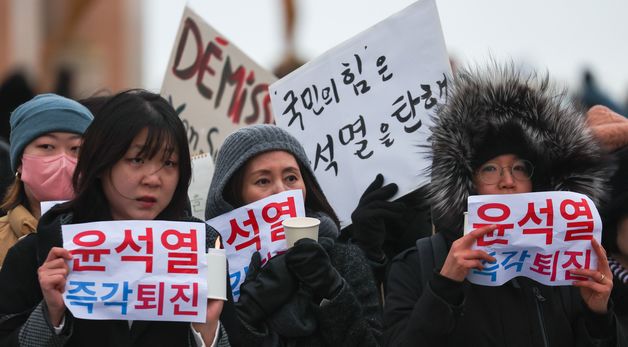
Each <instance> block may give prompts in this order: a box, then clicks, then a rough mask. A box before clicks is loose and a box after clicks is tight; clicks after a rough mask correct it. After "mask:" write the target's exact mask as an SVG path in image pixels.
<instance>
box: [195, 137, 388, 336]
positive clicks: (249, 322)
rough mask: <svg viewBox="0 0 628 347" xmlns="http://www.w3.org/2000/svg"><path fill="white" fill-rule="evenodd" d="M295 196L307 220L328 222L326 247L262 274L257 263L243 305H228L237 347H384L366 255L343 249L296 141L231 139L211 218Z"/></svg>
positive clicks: (311, 246) (308, 247) (220, 163)
mask: <svg viewBox="0 0 628 347" xmlns="http://www.w3.org/2000/svg"><path fill="white" fill-rule="evenodd" d="M290 189H300V190H301V191H302V192H303V196H304V200H305V208H306V213H307V215H308V216H312V217H316V218H318V219H320V220H321V225H320V230H319V241H318V242H316V241H313V240H309V239H303V240H299V241H298V242H297V243H296V244H295V246H293V247H292V248H290V249H289V250H288V251H287V252H286V253H284V254H281V255H278V256H275V257H273V258H272V259H270V260H269V261H268V262H267V263H266V264H265V265H264V266H263V267H262V266H261V264H260V263H261V259H260V255H259V253H257V252H256V253H255V254H254V255H253V257H252V258H251V263H250V265H249V270H248V272H247V276H246V280H245V281H244V283H243V284H242V285H241V287H240V298H239V301H238V302H237V303H233V300H232V299H230V301H229V302H228V303H227V306H231V305H234V306H235V311H236V313H237V319H235V320H232V321H227V320H225V319H222V322H223V324H224V325H225V328H226V329H227V332H228V335H229V337H230V339H232V340H231V343H232V345H239V344H242V345H244V346H283V345H297V346H298V345H308V346H326V345H329V346H347V345H359V346H372V345H377V344H378V340H379V337H380V335H381V332H382V323H381V312H380V307H379V301H378V295H377V288H376V286H375V283H374V281H373V278H372V274H371V271H370V269H369V267H368V265H367V262H366V259H365V258H364V255H363V254H362V252H361V251H360V249H359V248H357V247H356V246H351V245H346V244H340V243H337V242H336V237H337V235H338V224H339V223H338V219H337V217H336V215H335V213H334V212H333V209H332V208H331V206H330V205H329V203H328V202H327V199H326V198H325V196H324V195H323V193H322V190H321V188H320V186H319V184H318V182H317V181H316V178H315V176H314V173H313V171H312V169H311V167H310V164H309V160H308V158H307V156H306V154H305V151H304V149H303V147H302V146H301V144H300V143H299V142H298V141H297V140H296V139H295V138H294V137H293V136H291V135H290V134H288V133H287V132H286V131H284V130H283V129H281V128H279V127H277V126H274V125H254V126H250V127H246V128H243V129H240V130H238V131H236V132H235V133H233V134H231V135H229V136H228V137H227V139H226V140H225V142H224V144H223V145H222V147H221V149H220V151H219V152H218V156H217V157H216V167H215V171H214V177H213V179H212V184H211V186H210V189H209V194H208V198H207V208H206V218H207V219H211V218H213V217H216V216H218V215H221V214H224V213H226V212H229V211H231V210H233V209H235V208H238V207H241V206H243V205H246V204H249V203H251V202H254V201H257V200H260V199H263V198H265V197H268V196H270V195H273V194H277V193H280V192H282V191H285V190H290ZM229 294H230V293H229ZM229 310H230V308H229V307H226V308H225V311H229ZM237 338H239V339H241V341H235V339H237Z"/></svg>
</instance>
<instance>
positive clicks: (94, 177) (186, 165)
mask: <svg viewBox="0 0 628 347" xmlns="http://www.w3.org/2000/svg"><path fill="white" fill-rule="evenodd" d="M143 129H147V131H148V135H147V138H146V144H145V146H144V148H143V149H142V153H139V155H146V156H147V157H149V158H152V157H153V156H155V155H158V153H160V152H161V150H162V149H163V148H164V146H165V148H167V149H168V150H169V151H171V152H170V153H165V155H166V156H169V155H170V154H172V152H174V151H176V152H177V154H178V161H179V162H178V164H179V165H178V167H179V181H178V182H177V188H176V189H175V192H174V195H173V197H172V200H170V203H169V204H168V205H167V206H166V208H165V209H164V210H163V211H162V212H161V213H160V214H159V215H158V216H157V219H172V220H178V219H181V218H182V217H184V216H185V212H184V211H185V208H186V205H187V201H188V196H187V190H188V186H189V184H190V178H191V175H192V167H191V162H190V150H189V148H188V142H187V137H186V132H185V128H184V126H183V123H182V122H181V120H180V119H179V117H178V116H177V114H176V112H175V110H174V109H173V108H172V106H171V105H170V104H169V103H168V102H167V101H166V100H165V99H164V98H162V97H161V96H160V95H158V94H154V93H151V92H148V91H146V90H141V89H133V90H128V91H124V92H121V93H118V94H116V95H114V96H112V97H111V98H110V99H109V100H107V102H106V103H105V104H104V105H102V107H101V108H100V109H99V110H98V111H97V115H96V117H95V119H94V122H93V123H92V124H91V125H90V127H89V128H88V129H87V131H86V132H85V134H84V136H83V144H82V145H81V149H80V152H79V157H78V162H77V164H76V170H75V171H74V176H73V177H72V184H73V186H74V191H75V193H76V197H75V198H74V199H73V200H72V201H70V202H68V203H67V204H63V205H60V206H59V208H58V210H60V211H61V212H64V211H67V212H73V213H74V217H73V221H74V222H75V223H80V222H90V221H98V220H106V219H109V218H111V214H110V209H109V203H108V201H107V199H106V197H105V195H104V192H103V189H102V181H101V178H102V177H103V176H105V175H108V174H109V173H110V172H111V168H112V167H113V166H114V165H115V164H116V163H117V162H118V161H119V160H120V159H122V158H123V156H124V155H125V154H126V152H127V150H128V149H129V147H130V146H131V143H132V142H133V139H135V137H136V136H137V135H138V134H139V133H140V132H141V131H142V130H143Z"/></svg>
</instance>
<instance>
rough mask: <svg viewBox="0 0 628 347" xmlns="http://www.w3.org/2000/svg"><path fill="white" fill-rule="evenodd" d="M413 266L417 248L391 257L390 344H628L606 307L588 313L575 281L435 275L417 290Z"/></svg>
mask: <svg viewBox="0 0 628 347" xmlns="http://www.w3.org/2000/svg"><path fill="white" fill-rule="evenodd" d="M418 269H420V258H419V254H418V251H417V249H416V248H413V249H411V250H408V251H407V252H405V253H402V254H401V255H400V256H399V257H398V258H397V259H395V260H394V261H393V264H392V267H391V270H390V276H389V279H388V295H387V296H386V309H385V313H384V322H385V324H386V333H385V344H386V345H388V346H468V347H471V346H521V347H535V346H565V347H573V346H628V340H626V337H625V336H624V335H623V334H624V332H623V331H622V330H621V329H620V328H619V327H618V323H617V320H616V318H615V315H614V314H613V312H612V310H611V311H609V313H608V314H607V315H596V314H594V313H593V312H591V311H590V310H588V309H587V308H586V307H585V305H584V303H583V301H582V298H581V296H580V293H579V290H578V289H577V288H575V287H549V286H545V285H542V284H539V283H537V282H535V281H532V280H530V279H527V278H524V277H518V278H516V279H513V280H511V281H509V282H507V283H505V284H504V285H502V286H499V287H486V286H478V285H474V284H472V283H470V282H468V281H464V282H462V283H457V282H454V281H452V280H449V279H447V278H445V277H442V276H440V275H439V274H437V273H434V274H433V278H432V279H431V280H430V281H429V282H428V285H427V287H426V288H423V287H422V285H421V277H420V273H419V272H418ZM435 288H437V289H435ZM445 297H446V298H447V299H446V298H445ZM452 299H453V301H454V302H455V303H456V304H452V303H451V302H450V301H452Z"/></svg>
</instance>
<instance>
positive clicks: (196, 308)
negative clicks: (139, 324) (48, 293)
mask: <svg viewBox="0 0 628 347" xmlns="http://www.w3.org/2000/svg"><path fill="white" fill-rule="evenodd" d="M62 231H63V247H64V248H65V249H67V250H69V251H70V253H71V254H72V257H73V259H72V260H70V261H69V262H68V264H69V266H70V273H69V275H68V277H67V281H66V287H65V292H64V293H63V301H64V302H65V305H66V307H67V308H68V309H69V310H70V311H71V312H72V314H73V315H74V316H75V317H78V318H83V319H123V320H161V321H183V322H205V316H206V314H205V313H206V311H207V302H206V298H207V278H206V277H207V260H206V257H205V225H204V224H203V223H187V222H170V221H140V220H133V221H111V222H94V223H83V224H69V225H63V226H62ZM224 275H225V274H224V273H223V274H221V275H220V276H224ZM218 280H223V281H224V277H223V278H221V279H218Z"/></svg>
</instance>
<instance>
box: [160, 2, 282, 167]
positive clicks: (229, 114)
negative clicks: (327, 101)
mask: <svg viewBox="0 0 628 347" xmlns="http://www.w3.org/2000/svg"><path fill="white" fill-rule="evenodd" d="M275 80H276V77H275V76H274V75H272V74H271V73H270V72H267V71H266V70H264V69H263V68H261V67H260V66H259V65H258V64H256V63H255V62H254V61H253V60H251V59H250V58H249V57H247V56H246V55H245V54H244V53H242V51H240V50H239V49H238V48H237V47H236V46H235V45H234V44H233V43H232V42H230V41H229V40H228V39H227V38H226V37H225V36H224V35H222V34H220V33H219V32H218V31H216V30H215V29H214V28H212V27H211V26H209V24H207V23H206V22H205V21H203V19H202V18H201V17H200V16H199V15H197V14H196V13H195V12H194V11H193V10H192V9H190V8H189V7H186V8H185V11H184V12H183V18H182V20H181V24H180V26H179V31H178V33H177V37H176V39H175V43H174V48H173V50H172V54H171V55H170V61H169V62H168V68H167V70H166V75H165V78H164V81H163V84H162V87H161V95H162V96H163V97H164V98H166V99H167V100H169V101H170V103H171V104H172V106H173V107H174V108H175V110H177V112H179V116H180V117H181V119H182V120H183V124H184V125H185V127H186V130H187V135H188V143H189V145H190V151H191V152H192V154H193V155H194V154H199V153H210V154H211V155H212V156H214V157H215V156H216V153H217V152H218V148H220V146H221V145H222V143H223V141H224V139H225V137H226V136H227V135H229V134H230V133H231V132H233V131H235V130H237V129H238V128H240V127H244V126H247V125H250V124H257V123H272V122H273V117H272V114H271V110H270V97H269V95H268V85H269V84H270V83H272V82H274V81H275Z"/></svg>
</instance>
